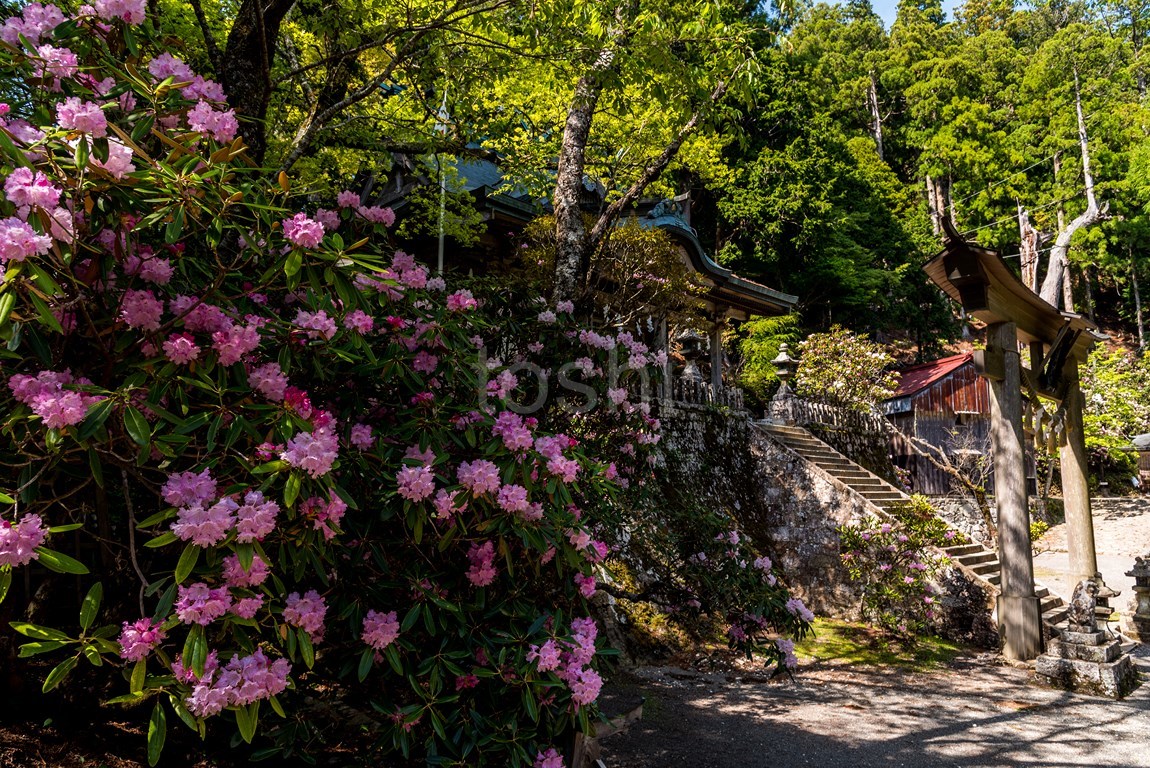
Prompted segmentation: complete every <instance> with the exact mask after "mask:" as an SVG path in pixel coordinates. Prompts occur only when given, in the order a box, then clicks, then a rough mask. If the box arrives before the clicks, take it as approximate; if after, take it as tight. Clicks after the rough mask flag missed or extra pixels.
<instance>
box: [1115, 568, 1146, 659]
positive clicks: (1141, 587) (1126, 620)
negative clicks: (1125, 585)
mask: <svg viewBox="0 0 1150 768" xmlns="http://www.w3.org/2000/svg"><path fill="white" fill-rule="evenodd" d="M1126 575H1127V576H1132V577H1134V601H1133V603H1132V604H1131V606H1130V607H1131V608H1132V609H1133V610H1132V611H1131V613H1132V615H1129V616H1123V618H1122V633H1123V634H1125V635H1127V636H1128V637H1130V639H1131V640H1136V641H1138V642H1139V643H1143V644H1147V643H1150V555H1148V556H1147V559H1144V558H1141V557H1139V558H1136V560H1135V563H1134V567H1133V568H1132V569H1130V570H1129V571H1127V572H1126Z"/></svg>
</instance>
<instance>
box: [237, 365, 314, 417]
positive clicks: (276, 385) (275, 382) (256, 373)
mask: <svg viewBox="0 0 1150 768" xmlns="http://www.w3.org/2000/svg"><path fill="white" fill-rule="evenodd" d="M248 384H249V385H250V386H251V388H252V389H254V390H255V391H257V392H259V393H260V394H261V395H263V396H264V397H266V398H267V399H268V400H271V401H272V402H273V403H278V402H280V401H281V400H283V399H284V391H285V390H286V389H287V386H288V379H287V376H286V375H284V372H283V370H282V369H281V368H280V365H279V363H264V364H263V365H261V366H259V367H258V368H255V369H253V370H252V371H251V372H250V373H248ZM305 418H306V417H305Z"/></svg>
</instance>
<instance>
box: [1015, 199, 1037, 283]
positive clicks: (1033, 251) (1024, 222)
mask: <svg viewBox="0 0 1150 768" xmlns="http://www.w3.org/2000/svg"><path fill="white" fill-rule="evenodd" d="M1018 235H1019V238H1020V240H1019V243H1020V246H1019V249H1018V251H1019V253H1018V255H1019V261H1020V263H1021V265H1022V282H1023V284H1024V285H1025V286H1026V287H1027V288H1029V289H1030V290H1032V291H1034V292H1035V293H1037V292H1038V242H1039V236H1038V230H1037V229H1035V228H1034V225H1033V224H1031V223H1030V215H1029V214H1028V213H1027V212H1026V209H1025V208H1023V207H1022V203H1018Z"/></svg>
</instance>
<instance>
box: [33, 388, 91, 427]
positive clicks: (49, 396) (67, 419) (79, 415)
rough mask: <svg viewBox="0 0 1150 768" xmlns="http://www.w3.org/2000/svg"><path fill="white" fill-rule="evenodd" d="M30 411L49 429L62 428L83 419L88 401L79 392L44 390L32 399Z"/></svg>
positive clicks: (86, 412)
mask: <svg viewBox="0 0 1150 768" xmlns="http://www.w3.org/2000/svg"><path fill="white" fill-rule="evenodd" d="M32 411H33V412H34V413H35V414H36V415H37V416H39V417H40V418H41V419H42V420H43V422H44V426H46V427H48V428H49V429H63V428H64V427H70V426H72V425H73V424H79V423H80V422H81V421H83V420H84V417H85V416H86V415H87V414H88V401H86V400H85V399H84V396H83V395H81V394H80V393H79V392H70V391H67V390H61V391H58V392H46V393H42V394H40V395H37V396H36V397H35V398H34V399H33V400H32Z"/></svg>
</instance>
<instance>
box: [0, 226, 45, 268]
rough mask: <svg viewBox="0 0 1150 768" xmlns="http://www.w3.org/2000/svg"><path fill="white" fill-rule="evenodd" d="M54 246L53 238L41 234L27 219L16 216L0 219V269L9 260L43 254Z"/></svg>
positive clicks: (20, 259) (21, 259)
mask: <svg viewBox="0 0 1150 768" xmlns="http://www.w3.org/2000/svg"><path fill="white" fill-rule="evenodd" d="M51 248H52V238H50V237H48V236H47V235H41V234H39V233H37V232H36V230H34V229H32V226H31V225H30V224H28V222H26V221H21V220H20V219H17V218H16V217H15V216H12V217H9V218H7V219H0V269H3V268H4V266H5V264H7V262H9V261H24V260H25V259H26V258H28V257H29V256H43V255H44V254H45V253H47V252H48V251H49V250H51Z"/></svg>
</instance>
